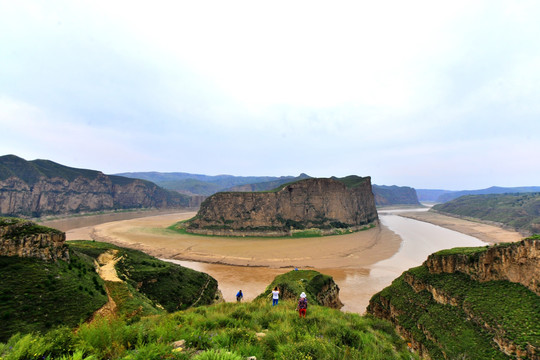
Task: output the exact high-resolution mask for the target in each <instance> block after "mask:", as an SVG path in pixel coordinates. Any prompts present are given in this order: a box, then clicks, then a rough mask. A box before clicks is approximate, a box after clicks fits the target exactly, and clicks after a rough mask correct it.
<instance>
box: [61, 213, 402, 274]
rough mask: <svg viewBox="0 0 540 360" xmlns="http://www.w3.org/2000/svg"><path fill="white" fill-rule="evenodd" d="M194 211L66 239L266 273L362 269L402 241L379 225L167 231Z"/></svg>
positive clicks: (90, 230)
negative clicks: (307, 230) (279, 232)
mask: <svg viewBox="0 0 540 360" xmlns="http://www.w3.org/2000/svg"><path fill="white" fill-rule="evenodd" d="M194 215H195V212H179V213H174V214H165V215H158V216H150V217H144V218H138V219H131V220H122V221H114V222H109V223H104V224H100V225H95V226H89V227H85V228H79V229H74V230H70V231H67V233H66V237H67V240H85V239H93V240H96V241H104V242H109V243H112V244H116V245H119V246H124V247H129V248H135V249H138V250H141V251H144V252H146V253H148V254H150V255H153V256H155V257H158V258H167V259H177V260H190V261H198V262H205V263H214V264H226V265H236V266H256V267H270V268H287V267H303V268H309V267H313V268H344V269H346V268H364V267H366V266H369V265H371V264H374V263H376V262H378V261H380V260H383V259H386V258H389V257H391V256H392V255H393V254H394V253H396V252H397V251H398V249H399V246H400V243H401V238H400V237H399V236H398V235H396V234H395V233H394V232H392V231H390V230H389V229H387V228H386V227H384V226H382V225H380V224H379V225H377V226H376V227H375V228H372V229H369V230H364V231H359V232H354V233H351V234H345V235H336V236H324V237H314V238H300V239H299V238H255V237H253V238H252V237H245V238H242V237H216V236H203V235H191V234H179V233H177V232H175V231H172V230H169V229H167V227H169V226H170V225H172V224H174V223H175V222H177V221H180V220H185V219H189V218H191V217H193V216H194Z"/></svg>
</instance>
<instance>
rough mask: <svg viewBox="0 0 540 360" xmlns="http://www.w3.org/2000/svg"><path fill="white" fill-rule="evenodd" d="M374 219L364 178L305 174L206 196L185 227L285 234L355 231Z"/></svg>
mask: <svg viewBox="0 0 540 360" xmlns="http://www.w3.org/2000/svg"><path fill="white" fill-rule="evenodd" d="M376 221H378V215H377V209H376V208H375V200H374V196H373V192H372V189H371V178H370V177H359V176H349V177H346V178H341V179H336V178H311V179H305V180H300V181H297V182H294V183H291V184H286V185H283V186H282V187H280V188H277V189H275V190H273V191H268V192H221V193H216V194H214V195H212V196H210V197H209V198H207V199H206V200H205V201H204V202H203V203H202V204H201V208H200V210H199V212H198V213H197V215H196V216H195V217H194V218H193V219H191V220H190V221H189V222H188V223H187V224H186V231H188V232H191V233H198V234H206V235H221V236H223V235H225V236H226V235H246V236H288V235H292V234H293V233H294V232H297V231H304V230H306V229H317V231H318V232H320V233H321V234H325V235H327V234H335V233H340V232H346V231H355V230H359V229H362V228H365V227H366V226H369V225H370V224H373V223H374V222H376Z"/></svg>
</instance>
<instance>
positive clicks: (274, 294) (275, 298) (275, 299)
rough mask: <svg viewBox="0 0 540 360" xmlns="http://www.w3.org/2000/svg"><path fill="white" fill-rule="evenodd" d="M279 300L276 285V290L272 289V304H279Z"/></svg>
mask: <svg viewBox="0 0 540 360" xmlns="http://www.w3.org/2000/svg"><path fill="white" fill-rule="evenodd" d="M278 300H279V290H278V288H277V286H276V287H275V288H274V290H273V291H272V306H276V305H277V304H278Z"/></svg>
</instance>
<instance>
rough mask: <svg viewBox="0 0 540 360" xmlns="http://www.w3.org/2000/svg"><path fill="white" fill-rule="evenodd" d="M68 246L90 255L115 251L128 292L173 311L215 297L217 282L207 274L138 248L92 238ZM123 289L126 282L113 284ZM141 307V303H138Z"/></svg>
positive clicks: (209, 300) (94, 256)
mask: <svg viewBox="0 0 540 360" xmlns="http://www.w3.org/2000/svg"><path fill="white" fill-rule="evenodd" d="M69 246H70V248H73V249H76V250H77V251H79V252H81V253H85V254H87V255H89V256H91V257H93V258H97V257H98V256H99V255H100V254H101V253H103V252H105V251H108V250H111V249H113V250H117V251H118V256H122V259H121V260H120V261H119V262H118V263H117V264H116V269H117V271H118V273H119V277H120V278H121V279H123V280H125V281H126V283H127V285H129V287H130V288H129V289H131V291H135V292H140V293H141V294H142V295H144V297H146V298H148V299H150V300H151V302H152V303H154V304H155V306H157V304H159V305H160V306H162V307H163V308H164V309H165V310H167V311H169V312H172V311H176V310H183V309H186V308H188V307H190V306H193V305H194V304H195V302H197V303H196V305H207V304H211V303H212V302H213V301H214V300H215V296H216V292H217V281H216V280H215V279H214V278H212V277H211V276H209V275H208V274H205V273H201V272H198V271H195V270H192V269H188V268H185V267H182V266H180V265H177V264H173V263H169V262H165V261H161V260H158V259H156V258H155V257H152V256H150V255H147V254H145V253H143V252H141V251H137V250H131V249H126V248H121V247H118V246H114V245H112V244H107V243H100V242H94V241H70V242H69ZM113 285H114V286H116V288H118V287H119V286H120V287H122V288H123V289H124V291H126V290H129V289H126V288H125V287H126V285H123V286H122V285H119V284H113ZM141 306H142V304H141Z"/></svg>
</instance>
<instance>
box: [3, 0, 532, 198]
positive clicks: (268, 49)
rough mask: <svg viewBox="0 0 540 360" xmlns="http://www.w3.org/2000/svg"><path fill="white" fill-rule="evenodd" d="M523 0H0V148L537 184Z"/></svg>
mask: <svg viewBox="0 0 540 360" xmlns="http://www.w3.org/2000/svg"><path fill="white" fill-rule="evenodd" d="M539 19H540V2H538V1H517V0H516V1H514V0H512V1H510V0H508V1H493V0H490V1H471V0H468V1H434V0H429V1H350V2H349V1H320V2H319V1H290V0H289V1H264V2H263V1H252V0H249V1H240V2H239V1H215V2H214V1H146V2H137V1H111V0H107V1H96V0H93V1H71V0H69V1H35V2H32V1H9V0H6V1H3V0H0V134H1V135H0V137H1V139H0V155H6V154H15V155H18V156H20V157H23V158H25V159H27V160H33V159H38V158H39V159H49V160H52V161H55V162H58V163H61V164H64V165H68V166H73V167H79V168H87V169H95V170H101V171H103V172H105V173H107V174H112V173H118V172H127V171H161V172H174V171H180V172H191V173H199V174H207V175H217V174H231V175H271V176H281V175H298V174H300V173H301V172H304V173H307V174H309V175H311V176H317V177H329V176H346V175H350V174H356V175H361V176H366V175H369V176H371V177H372V182H373V183H375V184H379V185H401V186H412V187H415V188H432V189H435V188H439V189H450V190H461V189H479V188H485V187H488V186H492V185H498V186H527V185H540V150H539V149H540V20H539Z"/></svg>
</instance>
